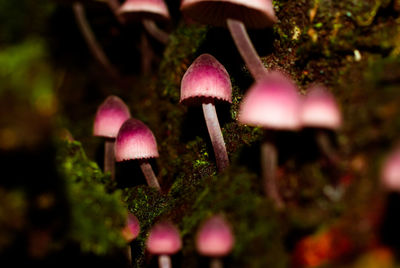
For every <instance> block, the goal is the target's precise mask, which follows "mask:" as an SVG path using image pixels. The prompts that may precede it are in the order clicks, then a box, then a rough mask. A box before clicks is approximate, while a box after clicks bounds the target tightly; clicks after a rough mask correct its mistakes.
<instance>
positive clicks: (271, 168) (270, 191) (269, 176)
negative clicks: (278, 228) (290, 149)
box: [261, 140, 284, 209]
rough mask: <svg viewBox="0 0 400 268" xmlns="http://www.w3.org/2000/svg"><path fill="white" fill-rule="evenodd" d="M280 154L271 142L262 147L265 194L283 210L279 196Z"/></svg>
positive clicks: (266, 142) (264, 143)
mask: <svg viewBox="0 0 400 268" xmlns="http://www.w3.org/2000/svg"><path fill="white" fill-rule="evenodd" d="M277 159H278V153H277V150H276V148H275V146H274V145H273V144H272V143H271V142H270V141H268V140H267V141H264V142H263V144H262V145H261V170H262V177H263V180H264V186H265V188H264V190H265V194H266V195H267V196H268V197H269V198H271V199H272V200H273V201H274V203H275V205H276V207H277V208H279V209H281V208H283V207H284V203H283V201H282V198H281V196H280V195H279V191H278V186H277V179H276V166H277Z"/></svg>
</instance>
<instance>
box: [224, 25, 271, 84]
mask: <svg viewBox="0 0 400 268" xmlns="http://www.w3.org/2000/svg"><path fill="white" fill-rule="evenodd" d="M227 24H228V29H229V31H230V33H231V35H232V38H233V41H234V42H235V44H236V47H237V49H238V50H239V53H240V55H241V56H242V58H243V60H244V62H245V63H246V65H247V68H248V69H249V71H250V73H251V75H252V76H253V77H254V79H255V80H259V79H260V78H262V77H264V76H265V74H266V72H267V70H266V69H265V67H264V64H263V63H262V62H261V59H260V56H258V54H257V51H256V49H255V48H254V46H253V43H252V42H251V40H250V37H249V35H248V34H247V31H246V28H245V26H244V24H243V23H242V22H241V21H238V20H235V19H227Z"/></svg>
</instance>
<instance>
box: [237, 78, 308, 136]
mask: <svg viewBox="0 0 400 268" xmlns="http://www.w3.org/2000/svg"><path fill="white" fill-rule="evenodd" d="M300 109H301V98H300V95H299V94H298V93H297V90H296V86H295V85H294V83H293V82H292V81H291V80H290V79H289V78H288V77H286V76H285V75H283V74H282V73H280V72H277V71H273V72H270V73H269V74H268V75H266V77H265V78H263V79H261V80H260V81H256V82H255V84H253V85H252V86H251V87H250V89H249V90H248V92H247V93H246V94H245V96H244V98H243V101H242V103H241V104H240V110H239V118H238V120H239V122H240V123H241V124H247V125H252V126H259V127H264V128H273V129H287V130H295V129H298V128H299V127H300V123H301V121H300Z"/></svg>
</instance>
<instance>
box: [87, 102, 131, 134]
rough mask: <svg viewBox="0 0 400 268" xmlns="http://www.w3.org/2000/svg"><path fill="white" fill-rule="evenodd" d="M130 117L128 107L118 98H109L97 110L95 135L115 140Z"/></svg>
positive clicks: (94, 126)
mask: <svg viewBox="0 0 400 268" xmlns="http://www.w3.org/2000/svg"><path fill="white" fill-rule="evenodd" d="M130 117H131V113H130V112H129V108H128V106H126V104H125V103H124V102H123V101H122V100H121V99H120V98H118V97H117V96H109V97H107V99H106V100H105V101H104V102H103V103H102V104H101V105H100V106H99V108H98V109H97V113H96V118H95V120H94V125H93V135H94V136H100V137H107V138H115V137H117V134H118V131H119V129H120V128H121V126H122V124H123V123H124V122H125V121H126V120H127V119H128V118H130Z"/></svg>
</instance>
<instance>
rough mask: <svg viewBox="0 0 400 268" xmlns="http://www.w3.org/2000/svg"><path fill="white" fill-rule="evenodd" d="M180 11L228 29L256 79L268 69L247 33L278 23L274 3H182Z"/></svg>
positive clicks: (185, 0) (223, 0)
mask: <svg viewBox="0 0 400 268" xmlns="http://www.w3.org/2000/svg"><path fill="white" fill-rule="evenodd" d="M181 11H182V13H183V14H184V15H186V16H190V17H191V18H193V19H194V20H197V21H199V22H202V23H206V24H211V25H215V26H226V25H227V26H228V29H229V31H230V33H231V35H232V37H233V40H234V42H235V44H236V47H237V48H238V50H239V52H240V55H241V56H242V58H243V60H244V62H245V63H246V65H247V67H248V68H249V71H250V73H251V74H252V75H253V77H254V78H255V79H260V78H262V77H263V76H264V75H265V73H266V70H265V68H264V65H263V63H262V62H261V60H260V57H259V56H258V54H257V51H256V50H255V48H254V46H253V44H252V43H251V40H250V38H249V36H248V34H247V31H246V28H245V25H246V26H247V27H250V28H264V27H268V26H271V25H272V24H273V23H275V22H276V21H277V18H276V17H275V13H274V8H273V5H272V1H271V0H183V1H182V3H181Z"/></svg>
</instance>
